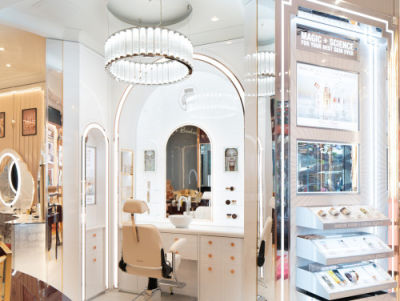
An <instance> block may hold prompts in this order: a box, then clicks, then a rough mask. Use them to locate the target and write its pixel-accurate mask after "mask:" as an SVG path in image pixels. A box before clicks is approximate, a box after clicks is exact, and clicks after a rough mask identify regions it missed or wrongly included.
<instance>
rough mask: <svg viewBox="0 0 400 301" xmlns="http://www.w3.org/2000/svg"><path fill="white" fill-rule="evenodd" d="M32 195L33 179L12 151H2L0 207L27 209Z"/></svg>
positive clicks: (20, 159)
mask: <svg viewBox="0 0 400 301" xmlns="http://www.w3.org/2000/svg"><path fill="white" fill-rule="evenodd" d="M33 194H34V183H33V177H32V175H31V173H30V172H29V170H28V167H27V165H26V164H25V163H24V161H23V160H22V158H21V157H20V156H19V154H18V153H17V152H15V151H14V150H11V149H6V150H4V151H2V152H1V153H0V205H5V206H6V207H13V208H18V209H29V208H30V207H31V205H32V202H33ZM2 207H3V206H2Z"/></svg>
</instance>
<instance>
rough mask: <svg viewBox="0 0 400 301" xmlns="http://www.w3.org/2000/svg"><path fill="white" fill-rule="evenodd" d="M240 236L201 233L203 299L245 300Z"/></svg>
mask: <svg viewBox="0 0 400 301" xmlns="http://www.w3.org/2000/svg"><path fill="white" fill-rule="evenodd" d="M242 244H243V240H242V239H240V238H230V237H216V236H200V261H199V266H200V269H199V270H200V283H199V300H200V301H213V300H216V301H217V300H232V301H235V300H238V301H240V300H242V278H241V277H242V270H243V264H242V254H243V246H242Z"/></svg>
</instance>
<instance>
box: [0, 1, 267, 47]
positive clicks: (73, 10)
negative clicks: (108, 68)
mask: <svg viewBox="0 0 400 301" xmlns="http://www.w3.org/2000/svg"><path fill="white" fill-rule="evenodd" d="M127 1H128V0H127ZM148 1H150V2H151V1H153V2H154V1H158V0H148ZM168 1H178V0H163V6H168ZM137 2H138V3H140V1H137ZM106 5H107V0H1V1H0V23H3V24H6V25H10V26H15V27H17V28H19V29H24V30H27V31H31V32H33V33H36V34H39V35H42V36H44V37H50V38H57V39H63V40H72V41H79V42H81V43H83V44H85V45H86V46H88V47H89V48H91V49H93V50H95V51H96V52H98V53H103V47H104V41H105V39H106V38H107V37H108V36H109V35H110V34H112V33H113V32H115V31H118V30H120V29H123V28H127V27H130V25H129V24H126V23H123V22H121V21H119V20H118V19H116V18H115V17H114V16H113V15H112V14H111V13H109V12H108V11H107V8H106ZM191 5H192V7H193V12H192V15H191V16H190V17H189V19H188V20H186V21H184V22H181V23H179V24H176V25H173V26H169V27H170V28H173V29H177V30H179V31H180V32H182V33H183V34H185V35H187V36H188V37H189V38H190V39H191V40H192V42H193V44H194V45H203V44H208V43H214V42H218V41H226V40H230V39H237V38H241V37H243V24H244V9H243V0H191ZM143 6H145V5H143ZM142 9H145V7H138V10H142ZM214 16H215V17H217V18H218V19H219V20H218V21H216V22H213V21H212V20H211V19H212V18H213V17H214ZM268 25H269V24H268Z"/></svg>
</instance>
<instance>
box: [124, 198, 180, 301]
mask: <svg viewBox="0 0 400 301" xmlns="http://www.w3.org/2000/svg"><path fill="white" fill-rule="evenodd" d="M123 211H124V212H127V213H130V214H131V217H132V224H129V225H123V226H122V258H121V260H120V262H119V267H120V269H121V270H122V271H124V272H126V273H129V274H133V275H138V276H144V277H148V278H149V282H148V285H147V289H145V290H143V292H142V293H141V294H140V295H139V296H138V297H136V298H135V299H134V300H136V299H138V298H139V297H142V298H143V300H155V298H156V296H160V295H161V292H160V288H159V284H163V285H169V286H174V287H178V288H182V287H184V286H185V284H184V283H182V282H178V278H177V276H176V271H177V270H178V268H179V264H180V261H181V257H180V255H178V254H177V253H178V252H177V251H178V250H179V249H180V247H181V246H182V245H183V244H184V243H185V239H184V238H181V239H179V240H177V241H175V242H174V243H173V244H172V245H171V246H170V248H169V250H168V252H165V251H164V249H163V248H162V244H161V236H160V232H159V231H158V229H157V228H156V227H155V226H154V225H137V224H136V223H135V214H140V213H144V212H148V211H149V208H148V207H147V204H146V203H145V202H144V201H139V200H130V201H127V202H126V203H125V204H124V208H123Z"/></svg>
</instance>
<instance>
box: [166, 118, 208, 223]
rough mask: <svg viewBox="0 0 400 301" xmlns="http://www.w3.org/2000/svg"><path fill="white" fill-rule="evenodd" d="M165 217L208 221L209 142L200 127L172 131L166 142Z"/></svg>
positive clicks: (190, 126)
mask: <svg viewBox="0 0 400 301" xmlns="http://www.w3.org/2000/svg"><path fill="white" fill-rule="evenodd" d="M166 159H167V179H166V181H167V182H166V200H167V204H166V216H167V217H168V216H169V215H171V214H183V213H184V212H186V213H189V214H192V215H193V217H194V218H199V219H211V143H210V139H209V137H208V135H207V134H206V133H205V132H204V131H203V130H202V129H200V128H198V127H196V126H192V125H187V126H183V127H180V128H178V129H177V130H175V131H174V132H173V133H172V134H171V136H170V137H169V139H168V143H167V156H166Z"/></svg>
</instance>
